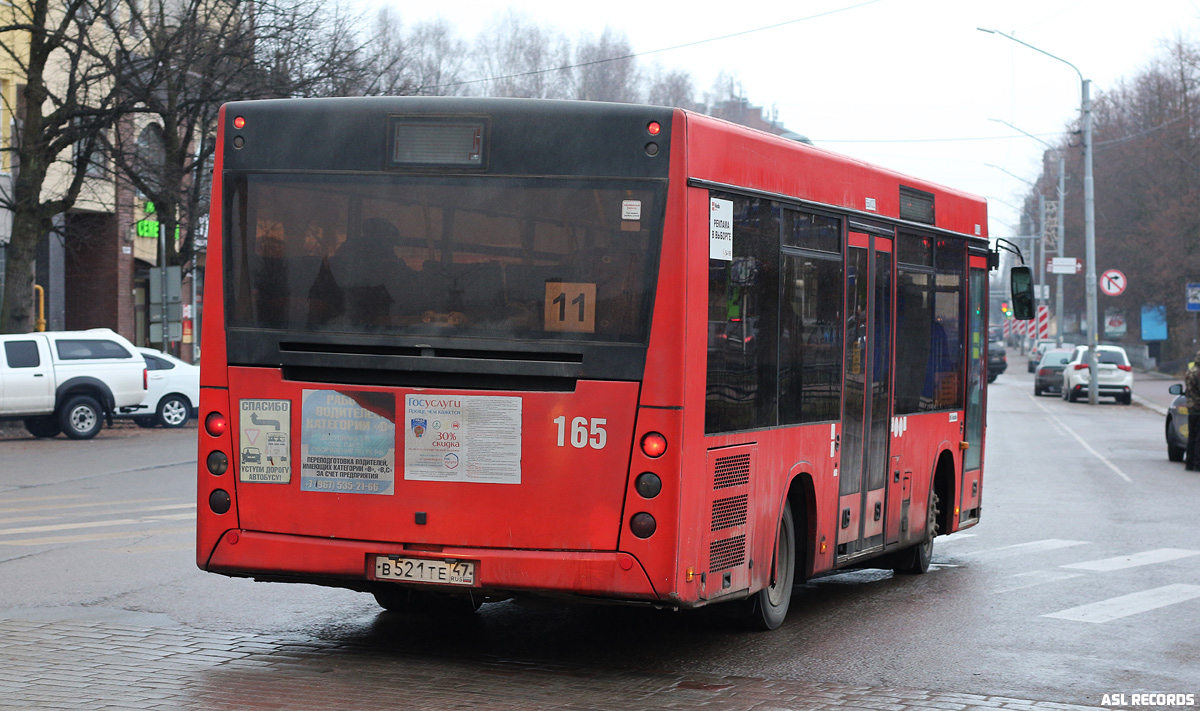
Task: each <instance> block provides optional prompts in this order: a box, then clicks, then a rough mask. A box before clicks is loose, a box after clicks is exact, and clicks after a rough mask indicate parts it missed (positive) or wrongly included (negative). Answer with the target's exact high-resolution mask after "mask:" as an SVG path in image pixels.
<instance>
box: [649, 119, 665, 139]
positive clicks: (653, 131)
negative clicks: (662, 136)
mask: <svg viewBox="0 0 1200 711" xmlns="http://www.w3.org/2000/svg"><path fill="white" fill-rule="evenodd" d="M646 130H647V131H649V132H650V135H651V136H657V135H658V133H659V131H662V126H660V125H659V124H658V121H651V122H650V125H649V126H647V127H646Z"/></svg>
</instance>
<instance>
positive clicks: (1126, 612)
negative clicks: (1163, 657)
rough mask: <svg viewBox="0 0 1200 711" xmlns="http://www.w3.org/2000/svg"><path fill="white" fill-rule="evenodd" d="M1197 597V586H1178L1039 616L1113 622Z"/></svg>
mask: <svg viewBox="0 0 1200 711" xmlns="http://www.w3.org/2000/svg"><path fill="white" fill-rule="evenodd" d="M1198 597H1200V585H1185V584H1183V583H1177V584H1175V585H1164V586H1163V587H1161V588H1153V589H1151V590H1143V591H1141V592H1136V593H1131V594H1129V595H1122V596H1120V597H1114V598H1109V599H1108V600H1101V601H1099V602H1093V603H1091V604H1088V605H1080V606H1079V607H1072V608H1070V609H1067V610H1063V611H1061V612H1054V613H1051V614H1048V615H1042V617H1053V618H1056V619H1060V620H1071V621H1073V622H1093V623H1104V622H1112V621H1113V620H1119V619H1121V618H1122V617H1129V616H1130V615H1136V614H1139V613H1142V612H1149V611H1151V610H1157V609H1158V608H1160V607H1166V606H1167V605H1175V604H1178V603H1181V602H1187V601H1188V600H1193V599H1195V598H1198Z"/></svg>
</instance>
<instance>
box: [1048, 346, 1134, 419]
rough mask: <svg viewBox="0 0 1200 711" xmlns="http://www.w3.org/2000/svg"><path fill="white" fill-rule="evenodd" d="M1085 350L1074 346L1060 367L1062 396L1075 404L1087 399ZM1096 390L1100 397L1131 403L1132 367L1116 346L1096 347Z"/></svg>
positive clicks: (1122, 350) (1083, 347)
mask: <svg viewBox="0 0 1200 711" xmlns="http://www.w3.org/2000/svg"><path fill="white" fill-rule="evenodd" d="M1087 351H1088V349H1087V346H1077V347H1076V348H1075V353H1074V354H1073V355H1072V356H1071V359H1070V360H1069V361H1068V362H1067V364H1066V366H1064V367H1063V375H1062V383H1063V385H1062V396H1063V399H1064V400H1068V401H1070V402H1075V401H1076V400H1079V399H1081V398H1083V399H1086V398H1087V396H1088V365H1087ZM1096 371H1097V376H1096V389H1097V392H1098V393H1099V394H1100V395H1103V396H1105V397H1115V398H1116V399H1117V402H1119V403H1122V404H1125V405H1130V404H1132V403H1133V366H1132V365H1130V364H1129V356H1128V355H1126V354H1125V349H1124V348H1122V347H1120V346H1096Z"/></svg>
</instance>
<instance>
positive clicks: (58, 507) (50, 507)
mask: <svg viewBox="0 0 1200 711" xmlns="http://www.w3.org/2000/svg"><path fill="white" fill-rule="evenodd" d="M60 498H72V499H77V498H79V497H78V496H70V497H60ZM36 500H37V499H26V501H36ZM172 500H173V499H164V498H158V499H126V500H122V501H87V502H84V503H81V504H42V505H39V506H15V507H6V508H0V514H6V513H26V512H28V511H62V510H64V509H84V508H95V507H97V506H108V505H113V506H124V505H126V504H154V503H158V502H160V501H172Z"/></svg>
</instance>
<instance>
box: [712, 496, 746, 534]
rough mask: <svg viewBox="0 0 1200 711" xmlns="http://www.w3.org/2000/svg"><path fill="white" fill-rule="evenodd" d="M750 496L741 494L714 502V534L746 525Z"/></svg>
mask: <svg viewBox="0 0 1200 711" xmlns="http://www.w3.org/2000/svg"><path fill="white" fill-rule="evenodd" d="M749 502H750V495H749V494H739V495H738V496H731V497H729V498H728V499H717V500H716V501H714V502H713V509H712V532H713V533H716V532H717V531H723V530H725V529H727V528H736V527H738V526H745V525H746V511H747V509H748V508H749Z"/></svg>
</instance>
